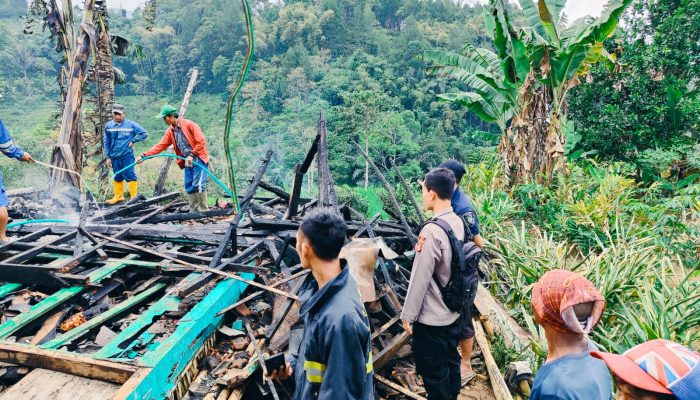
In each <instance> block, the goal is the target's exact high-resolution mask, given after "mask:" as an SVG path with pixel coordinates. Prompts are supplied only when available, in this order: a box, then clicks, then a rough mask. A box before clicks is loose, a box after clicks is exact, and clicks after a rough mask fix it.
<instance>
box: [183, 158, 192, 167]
mask: <svg viewBox="0 0 700 400" xmlns="http://www.w3.org/2000/svg"><path fill="white" fill-rule="evenodd" d="M193 161H194V158H192V156H187V158H185V167H186V168H192V166H193V165H194V164H193Z"/></svg>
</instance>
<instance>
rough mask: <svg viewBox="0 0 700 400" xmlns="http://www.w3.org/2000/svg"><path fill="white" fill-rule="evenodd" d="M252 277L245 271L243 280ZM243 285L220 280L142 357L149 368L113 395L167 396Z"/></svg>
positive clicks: (137, 399) (133, 399) (135, 399)
mask: <svg viewBox="0 0 700 400" xmlns="http://www.w3.org/2000/svg"><path fill="white" fill-rule="evenodd" d="M253 278H254V276H253V275H252V274H244V279H246V280H249V279H253ZM246 288H247V285H246V284H245V283H243V282H238V281H234V280H231V279H227V280H224V281H222V282H219V283H218V284H217V285H216V286H215V287H214V289H212V291H211V292H209V294H207V296H206V297H205V298H204V299H202V301H200V302H199V303H198V304H197V305H195V306H194V307H193V308H192V309H191V310H190V311H189V312H188V313H187V315H185V316H184V317H183V318H182V319H181V320H180V323H179V324H178V325H177V328H176V329H175V331H174V332H173V333H172V334H171V335H170V336H168V337H167V338H166V339H165V340H163V341H162V342H161V343H160V344H159V345H158V347H156V348H155V350H151V351H149V352H148V353H146V354H145V355H144V356H143V357H141V359H140V363H141V364H142V365H143V366H144V367H146V368H151V370H150V371H148V372H147V373H144V375H143V376H141V377H139V378H140V379H139V380H138V382H133V383H130V385H131V387H130V388H129V390H128V391H127V390H126V389H125V390H124V391H120V397H117V396H115V397H114V399H128V400H149V399H153V400H155V399H164V398H167V397H168V394H169V393H170V392H171V391H172V390H173V388H174V387H175V385H176V382H177V379H178V377H179V375H180V374H181V373H182V371H183V370H184V369H185V368H186V366H187V364H188V362H189V361H190V360H191V359H192V358H193V357H194V356H195V354H196V353H197V351H198V349H199V348H200V347H201V346H202V344H203V343H204V342H205V341H207V339H208V338H209V336H210V335H211V334H212V332H214V330H216V328H217V327H218V326H219V324H220V323H221V320H222V318H223V317H222V316H218V317H217V316H216V314H217V313H218V312H219V311H220V310H221V309H223V308H224V306H225V305H226V304H228V303H229V302H230V301H231V300H232V299H233V300H235V299H237V298H238V297H240V295H241V293H243V291H244V290H245V289H246Z"/></svg>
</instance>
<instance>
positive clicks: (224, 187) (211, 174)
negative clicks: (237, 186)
mask: <svg viewBox="0 0 700 400" xmlns="http://www.w3.org/2000/svg"><path fill="white" fill-rule="evenodd" d="M158 157H170V158H177V159H180V160H185V157H180V156H178V155H175V154H170V153H165V154H156V155H153V156H148V157H144V158H142V159H141V160H142V161H146V160H150V159H151V158H158ZM192 163H193V164H194V165H196V166H198V167H200V168H201V169H202V170H203V171H204V172H205V173H206V174H207V175H209V176H210V177H211V179H212V180H214V182H216V184H217V185H219V186H221V188H222V189H224V191H225V192H226V193H228V195H229V196H231V198H232V199H234V201H235V202H236V204H238V198H237V197H234V193H233V192H231V189H229V188H228V187H227V186H226V184H225V183H223V182H221V180H219V178H217V177H216V176H215V175H214V174H213V173H212V172H211V171H209V169H208V168H207V166H206V165H203V164H200V163H198V162H197V161H193V162H192ZM136 164H138V163H137V162H133V163H131V164H129V165H127V166H126V167H124V168H122V169H120V170H119V171H115V172H114V175H118V174H119V173H121V172H124V171H126V170H127V169H129V168H131V167H133V166H134V165H136Z"/></svg>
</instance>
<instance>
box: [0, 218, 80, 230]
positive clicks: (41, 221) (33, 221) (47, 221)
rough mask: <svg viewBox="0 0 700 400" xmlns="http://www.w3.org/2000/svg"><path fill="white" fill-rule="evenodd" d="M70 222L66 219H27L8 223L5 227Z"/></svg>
mask: <svg viewBox="0 0 700 400" xmlns="http://www.w3.org/2000/svg"><path fill="white" fill-rule="evenodd" d="M70 223H71V222H70V221H68V220H67V219H29V220H26V221H20V222H13V223H11V224H10V225H7V229H10V228H16V227H18V226H22V225H31V224H70Z"/></svg>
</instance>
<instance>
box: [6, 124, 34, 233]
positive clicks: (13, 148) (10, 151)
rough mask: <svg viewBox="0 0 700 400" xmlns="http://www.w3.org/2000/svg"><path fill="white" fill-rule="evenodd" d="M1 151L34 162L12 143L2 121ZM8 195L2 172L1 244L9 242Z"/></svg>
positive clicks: (12, 156) (18, 158)
mask: <svg viewBox="0 0 700 400" xmlns="http://www.w3.org/2000/svg"><path fill="white" fill-rule="evenodd" d="M0 151H1V152H2V153H3V154H4V155H6V156H8V157H10V158H14V159H17V160H20V161H24V162H34V159H33V158H32V156H30V155H29V153H27V152H26V151H23V150H22V149H20V148H19V147H17V146H16V145H15V144H14V143H13V142H12V137H10V132H8V131H7V129H5V125H3V123H2V120H1V119H0ZM8 204H9V202H8V200H7V195H6V194H5V183H4V182H3V181H2V172H0V243H2V242H7V236H5V232H6V229H7V221H8V219H9V217H8V215H7V205H8Z"/></svg>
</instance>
